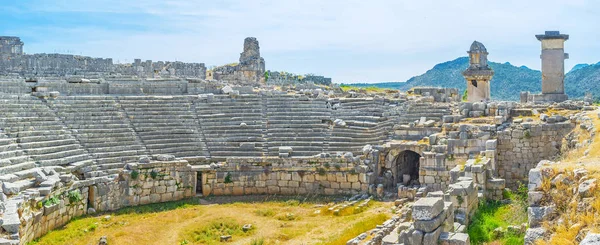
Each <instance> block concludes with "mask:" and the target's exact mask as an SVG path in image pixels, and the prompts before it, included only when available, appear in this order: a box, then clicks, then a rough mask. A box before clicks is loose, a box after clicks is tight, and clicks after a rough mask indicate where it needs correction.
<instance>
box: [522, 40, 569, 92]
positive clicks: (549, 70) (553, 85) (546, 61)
mask: <svg viewBox="0 0 600 245" xmlns="http://www.w3.org/2000/svg"><path fill="white" fill-rule="evenodd" d="M535 37H536V38H537V39H538V40H539V41H540V42H541V43H542V54H541V55H540V59H541V60H542V94H529V93H523V94H522V95H521V102H528V101H531V102H536V101H555V102H562V101H565V100H567V99H568V96H567V95H566V94H565V59H568V58H569V54H567V53H565V41H567V40H569V35H567V34H561V33H560V32H559V31H546V32H545V33H544V34H540V35H535Z"/></svg>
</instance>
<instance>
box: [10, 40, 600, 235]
mask: <svg viewBox="0 0 600 245" xmlns="http://www.w3.org/2000/svg"><path fill="white" fill-rule="evenodd" d="M21 45H22V43H21ZM479 45H481V44H480V43H479V44H478V45H476V46H475V47H476V48H477V49H476V50H475V49H473V50H471V52H472V53H475V52H480V51H481V50H485V47H483V45H481V46H479ZM244 47H245V48H244V52H243V53H242V55H241V58H240V63H239V64H237V65H235V66H228V67H227V68H217V69H214V70H211V71H208V72H206V73H209V75H210V76H211V77H212V78H211V79H207V77H206V76H205V75H204V71H203V72H200V73H198V72H197V71H194V72H192V71H190V70H189V69H188V71H185V72H182V71H179V70H173V68H172V67H170V66H165V65H164V64H166V63H161V64H162V65H161V66H158V67H160V68H159V69H158V70H154V71H153V72H148V69H144V68H145V67H146V68H147V67H152V64H153V63H152V62H149V63H148V62H146V63H143V64H142V63H140V62H138V61H136V64H132V66H133V68H131V69H129V68H127V69H126V68H123V67H121V68H119V69H120V70H118V71H121V72H123V73H122V74H116V73H110V74H106V73H102V72H105V71H101V72H100V73H99V72H98V69H100V68H98V67H95V68H93V69H91V68H86V67H79V66H78V67H76V68H72V67H71V68H72V69H71V68H69V66H66V67H67V68H68V69H62V68H65V67H62V68H61V67H59V66H60V64H59V63H60V62H54V63H53V64H59V65H57V67H49V68H47V69H46V70H44V71H45V75H43V76H39V75H37V76H35V75H32V73H31V70H15V69H16V68H15V66H14V65H11V64H4V71H5V73H6V74H5V77H4V78H3V80H1V81H0V92H1V93H0V182H2V185H1V187H2V188H1V192H2V193H1V194H0V200H1V202H0V214H1V216H0V217H1V218H0V224H1V228H2V229H1V237H0V244H25V243H26V242H28V241H31V240H33V239H34V238H37V237H40V236H41V235H43V234H46V233H47V232H48V231H50V230H53V229H55V228H57V227H60V226H62V225H64V224H66V223H67V222H69V221H70V220H71V219H73V218H75V217H78V216H81V215H84V214H86V213H94V212H99V211H113V210H117V209H120V208H123V207H128V206H137V205H144V204H150V203H159V202H168V201H173V200H181V199H184V198H189V197H194V196H197V195H203V196H208V195H254V194H278V195H308V194H320V195H350V196H353V198H352V199H353V200H358V199H362V198H382V199H391V200H396V199H397V201H396V203H397V205H398V206H399V215H398V216H395V217H394V218H392V219H391V220H389V221H387V222H385V223H384V224H382V225H381V226H378V228H376V229H374V230H373V231H371V232H370V233H369V234H371V235H369V236H367V235H361V236H358V237H356V238H355V239H352V240H350V241H348V244H437V243H438V242H439V243H442V244H469V236H468V235H467V234H465V229H466V226H467V225H468V224H469V222H470V219H471V218H472V216H473V214H474V212H475V211H476V210H477V207H478V204H479V201H480V200H485V199H488V200H501V199H503V195H502V194H503V191H504V189H505V188H516V187H517V186H518V184H519V183H528V181H529V180H530V178H531V176H529V172H530V170H532V169H534V170H532V171H539V170H536V166H537V164H538V162H540V161H541V160H544V159H552V158H553V157H555V156H556V155H557V154H559V153H560V152H561V150H564V149H565V148H569V147H570V148H575V147H582V146H581V145H573V144H570V143H569V144H567V145H565V144H564V142H563V141H564V139H565V138H567V137H573V133H572V131H573V130H574V129H576V128H578V127H579V125H581V124H585V123H589V118H588V117H587V116H586V114H585V111H586V110H594V109H595V108H594V107H592V106H590V103H589V101H586V102H584V101H564V102H560V103H551V102H548V101H544V102H535V101H531V100H532V99H534V96H527V95H526V94H525V98H524V101H523V103H517V102H495V101H488V100H486V98H483V99H480V98H478V99H477V101H474V102H461V101H460V96H459V94H460V93H459V91H458V90H457V89H446V88H414V89H413V90H411V91H409V92H407V93H404V92H398V91H385V92H379V93H367V92H366V91H362V90H359V89H356V90H353V91H344V90H342V89H340V88H339V87H336V86H335V85H333V84H330V80H327V79H324V78H323V77H316V78H314V79H315V80H314V81H306V80H302V79H299V78H298V77H293V78H290V80H291V82H286V78H284V77H281V76H279V75H277V78H276V82H274V83H270V82H269V81H270V80H269V78H265V77H264V76H263V74H264V73H265V70H264V69H265V68H264V60H263V59H262V58H260V53H259V52H258V42H257V41H256V39H252V38H250V39H247V40H246V44H245V46H244ZM472 47H473V46H472ZM482 47H483V49H482ZM481 52H483V51H481ZM486 54H487V52H486ZM63 58H64V57H61V59H63ZM12 62H14V59H13V61H12ZM474 62H479V61H476V60H474V59H472V66H471V67H470V68H469V69H480V66H479V65H477V66H475V65H473V64H474ZM51 63H52V62H51ZM477 64H480V63H477ZM111 65H112V62H110V64H106V66H111ZM180 66H181V67H188V66H185V65H181V64H180ZM103 67H104V66H103ZM173 67H175V66H173ZM202 67H203V65H202ZM59 68H61V69H59ZM155 68H156V67H155ZM32 69H33V68H32ZM38 69H41V68H39V67H38ZM86 69H87V70H86ZM103 69H104V68H103ZM106 69H109V68H106ZM115 69H116V68H115ZM186 69H187V68H186ZM202 69H205V68H202ZM483 69H488V67H487V60H486V61H485V66H483ZM42 70H43V69H42ZM51 70H53V71H54V73H60V74H58V75H56V76H50V75H48V74H50V73H52V72H50V71H51ZM113 71H114V69H113ZM486 72H487V71H486ZM75 73H77V74H85V75H74V74H75ZM152 73H154V74H152ZM182 74H184V75H182ZM186 74H187V75H190V74H192V75H193V74H201V75H199V76H197V77H188V76H186ZM277 74H279V73H277ZM468 74H469V76H473V75H472V74H473V72H472V71H471V72H470V73H468ZM485 74H486V76H488V75H489V76H491V75H490V74H493V72H491V73H490V72H487V73H485ZM149 76H151V77H149ZM465 76H467V75H465ZM159 77H160V78H159ZM184 77H185V78H184ZM477 79H486V77H477ZM271 80H273V78H271ZM469 81H470V80H469ZM328 82H329V83H328ZM486 82H489V79H488V80H486ZM488 86H489V83H488ZM477 89H481V87H478V88H477ZM488 89H489V87H488ZM484 90H485V89H484ZM471 92H473V96H484V97H485V96H488V99H489V91H488V94H487V95H485V91H483V92H481V94H479V95H478V94H477V93H478V92H477V91H470V93H471ZM561 98H562V97H561ZM528 99H529V101H528ZM525 102H527V103H525ZM556 111H562V112H566V113H569V114H570V115H572V116H570V117H568V116H563V114H564V113H563V114H560V113H555V112H556ZM582 111H583V112H582ZM587 128H593V126H589V125H588V127H587ZM589 144H591V143H589ZM535 181H538V180H537V179H536V180H535ZM536 183H537V182H536ZM530 186H531V185H530ZM531 188H534V189H535V188H537V186H531ZM534 189H531V191H534ZM357 194H358V195H357ZM363 194H364V195H363ZM353 203H356V201H354V202H353ZM409 203H410V204H409ZM532 207H533V208H539V207H536V205H535V203H533V204H532ZM536 222H537V223H534V224H530V229H531V230H532V231H531V232H529V231H528V235H527V236H529V239H530V240H528V241H530V242H531V241H533V240H535V239H537V238H541V237H543V235H544V234H543V232H542V233H541V234H540V232H539V229H538V228H535V226H536V225H538V226H539V223H540V222H539V220H537V221H536ZM535 229H538V230H535ZM536 232H537V233H536ZM530 233H531V234H530ZM526 239H527V238H526ZM532 239H533V240H532Z"/></svg>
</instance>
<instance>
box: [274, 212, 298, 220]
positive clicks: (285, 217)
mask: <svg viewBox="0 0 600 245" xmlns="http://www.w3.org/2000/svg"><path fill="white" fill-rule="evenodd" d="M277 219H278V220H281V221H294V220H297V219H298V216H296V215H295V214H293V213H286V214H285V215H280V216H277Z"/></svg>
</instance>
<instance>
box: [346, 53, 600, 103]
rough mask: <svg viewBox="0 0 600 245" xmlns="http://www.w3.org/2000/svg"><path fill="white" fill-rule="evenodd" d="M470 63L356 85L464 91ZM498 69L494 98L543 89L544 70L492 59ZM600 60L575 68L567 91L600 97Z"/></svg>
mask: <svg viewBox="0 0 600 245" xmlns="http://www.w3.org/2000/svg"><path fill="white" fill-rule="evenodd" d="M468 66H469V58H468V57H460V58H458V59H455V60H452V61H448V62H444V63H441V64H437V65H435V66H434V67H433V68H432V69H431V70H428V71H427V72H425V73H424V74H422V75H419V76H415V77H412V78H411V79H409V80H408V81H406V82H385V83H375V84H364V83H363V84H353V85H354V86H359V87H368V86H375V87H379V88H392V89H400V90H408V89H410V88H412V87H415V86H436V87H438V86H439V87H454V88H459V89H460V90H464V89H465V88H466V83H465V80H464V78H463V76H462V74H461V73H462V71H464V70H465V69H466V68H467V67H468ZM490 66H491V67H492V69H494V71H495V73H496V74H495V75H494V78H493V79H492V85H491V86H492V98H494V99H497V100H518V99H519V92H520V91H530V92H532V93H539V92H540V91H541V72H540V71H537V70H532V69H529V68H528V67H526V66H521V67H517V66H513V65H512V64H510V63H508V62H506V63H496V62H490ZM599 82H600V63H598V64H594V65H587V64H581V65H578V66H576V67H574V69H573V70H571V71H570V72H569V73H567V75H566V78H565V84H566V85H565V89H566V92H567V94H568V95H569V96H570V97H573V98H581V97H583V95H584V93H585V92H586V91H588V90H589V91H592V93H593V94H594V96H595V97H596V98H600V83H599Z"/></svg>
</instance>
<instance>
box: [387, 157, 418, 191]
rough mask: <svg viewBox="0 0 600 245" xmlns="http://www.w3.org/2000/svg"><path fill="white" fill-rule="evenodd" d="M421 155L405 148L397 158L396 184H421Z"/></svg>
mask: <svg viewBox="0 0 600 245" xmlns="http://www.w3.org/2000/svg"><path fill="white" fill-rule="evenodd" d="M420 161H421V155H419V153H416V152H414V151H411V150H405V151H403V152H400V154H398V157H397V158H396V168H395V169H394V170H396V171H395V172H396V173H395V174H394V177H395V179H394V180H395V181H394V182H395V183H396V184H403V185H405V186H412V185H419V165H420Z"/></svg>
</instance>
